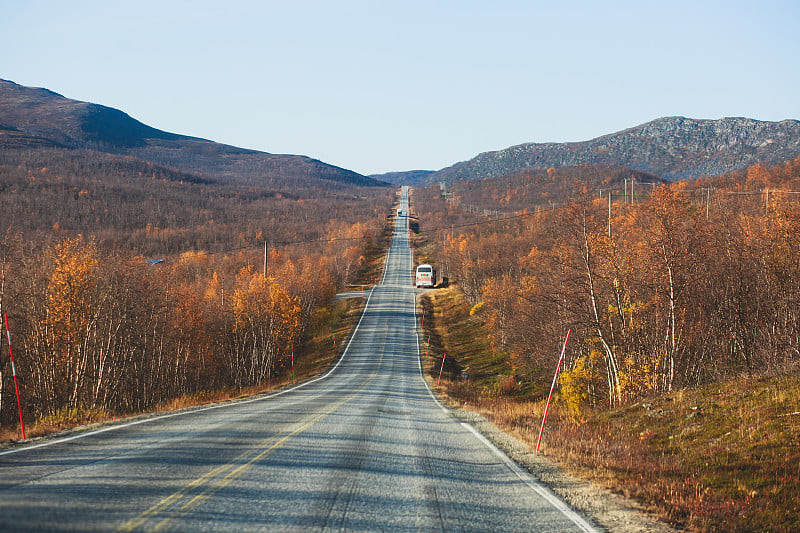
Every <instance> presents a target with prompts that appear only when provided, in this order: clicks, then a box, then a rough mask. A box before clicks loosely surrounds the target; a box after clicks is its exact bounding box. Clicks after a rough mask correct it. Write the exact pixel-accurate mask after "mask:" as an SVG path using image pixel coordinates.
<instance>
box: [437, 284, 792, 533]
mask: <svg viewBox="0 0 800 533" xmlns="http://www.w3.org/2000/svg"><path fill="white" fill-rule="evenodd" d="M423 306H427V308H426V312H427V313H430V315H429V316H432V317H433V318H434V319H433V320H426V331H425V335H426V336H427V335H431V338H432V339H435V343H434V341H433V340H432V342H431V347H432V349H433V348H434V347H437V348H438V347H440V346H441V347H444V348H446V349H447V350H448V356H449V357H451V356H452V357H453V359H454V360H455V361H456V362H457V363H458V364H459V365H463V366H469V367H471V368H476V369H480V371H478V372H473V373H471V375H470V378H469V379H468V380H464V379H454V376H452V375H448V376H447V378H448V379H444V378H443V380H442V384H441V387H440V392H441V393H442V394H443V395H444V396H445V397H446V398H448V399H449V400H450V401H452V402H453V403H455V402H458V403H459V404H464V403H465V402H466V403H468V404H469V406H470V407H471V408H473V409H475V410H477V411H479V412H482V413H483V414H485V415H487V416H488V417H490V418H491V419H492V420H493V421H494V422H495V423H496V424H497V425H499V426H500V427H503V428H504V429H505V430H507V431H509V432H510V433H512V434H515V435H516V436H517V437H519V438H520V439H522V440H524V441H526V442H528V443H529V444H531V445H532V446H535V443H536V439H537V437H538V433H539V427H540V424H541V416H542V412H543V402H541V401H530V400H529V399H526V395H525V394H524V393H521V391H520V390H519V388H516V389H515V387H513V386H511V385H512V383H510V382H508V376H509V371H508V369H507V365H503V363H502V361H498V360H497V359H498V356H497V355H495V354H492V353H491V351H490V349H487V346H486V343H485V342H484V341H483V339H485V338H486V334H485V332H486V330H485V327H483V326H482V325H481V324H480V323H479V321H477V320H476V319H475V318H473V317H469V316H468V313H466V312H465V310H464V306H463V305H461V304H459V300H458V297H457V296H455V295H452V294H448V293H447V292H438V293H434V294H433V295H432V296H431V297H430V298H428V297H426V298H425V299H423ZM428 330H430V331H428ZM470 335H473V338H472V341H470V338H469V337H470ZM501 356H502V354H501ZM429 359H431V360H429V361H427V364H426V369H428V370H427V372H426V373H427V374H428V375H429V376H430V375H431V370H430V369H431V367H432V366H433V363H434V361H433V360H432V359H433V358H429ZM436 370H437V372H438V367H437V368H436ZM492 372H496V374H494V375H492V374H491V373H492ZM433 382H434V385H435V378H434V379H433ZM503 383H506V386H505V387H503V385H502V384H503ZM498 384H500V385H499V389H498ZM546 392H547V391H546V390H544V391H540V394H546ZM584 415H585V416H584V417H583V421H581V422H576V421H575V420H574V419H573V417H571V416H569V414H568V413H567V412H566V409H561V404H560V402H559V398H558V396H557V395H556V396H555V397H554V402H553V405H552V406H551V410H550V414H549V415H548V421H547V427H546V428H545V434H544V439H543V447H542V452H543V453H544V454H546V455H547V456H549V457H551V458H553V459H554V460H556V461H558V462H559V463H560V464H562V465H563V466H564V467H565V468H566V469H567V470H569V471H571V472H572V473H573V474H577V475H580V476H582V477H585V478H587V479H591V480H593V481H594V482H596V483H599V484H602V485H605V486H606V487H608V488H610V489H611V490H613V491H616V492H619V493H622V494H624V495H626V496H628V497H631V498H634V499H636V500H638V501H639V502H640V503H642V504H643V505H644V506H645V508H647V509H649V510H650V511H652V512H653V513H655V514H656V515H657V516H660V517H661V518H662V519H663V520H665V521H667V522H669V523H671V524H673V525H675V526H677V527H680V528H685V529H688V530H691V531H734V532H744V531H775V532H790V531H800V373H799V372H794V373H791V374H787V375H783V376H774V377H771V378H764V379H760V380H740V381H736V382H729V383H724V384H715V385H710V386H707V387H704V388H700V389H697V390H685V391H679V392H675V393H673V394H670V395H666V396H662V397H659V398H653V399H651V400H648V401H644V402H640V403H637V404H634V405H628V406H625V407H622V408H618V409H614V410H607V411H597V412H587V413H584Z"/></svg>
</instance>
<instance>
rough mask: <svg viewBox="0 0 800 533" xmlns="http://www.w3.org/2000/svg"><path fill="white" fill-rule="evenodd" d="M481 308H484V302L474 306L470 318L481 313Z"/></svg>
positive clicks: (470, 311)
mask: <svg viewBox="0 0 800 533" xmlns="http://www.w3.org/2000/svg"><path fill="white" fill-rule="evenodd" d="M481 307H483V302H478V303H476V304H475V305H473V306H472V309H470V310H469V316H473V315H474V314H475V313H477V312H478V311H480V310H481Z"/></svg>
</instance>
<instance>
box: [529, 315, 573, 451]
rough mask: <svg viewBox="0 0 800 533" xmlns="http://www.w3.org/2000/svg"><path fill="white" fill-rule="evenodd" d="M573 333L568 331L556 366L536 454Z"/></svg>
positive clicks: (570, 330)
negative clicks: (570, 336) (570, 335)
mask: <svg viewBox="0 0 800 533" xmlns="http://www.w3.org/2000/svg"><path fill="white" fill-rule="evenodd" d="M570 333H572V328H570V329H568V330H567V338H565V339H564V346H563V347H562V348H561V356H560V357H559V358H558V365H557V366H556V374H555V375H554V376H553V384H552V385H550V394H548V395H547V404H546V405H545V406H544V416H543V417H542V427H541V428H539V439H538V440H537V441H536V453H539V446H540V445H541V444H542V433H544V422H545V420H547V411H549V410H550V399H551V398H552V397H553V389H554V388H556V380H557V379H558V372H559V371H560V370H561V363H562V362H564V352H566V351H567V342H568V341H569V334H570Z"/></svg>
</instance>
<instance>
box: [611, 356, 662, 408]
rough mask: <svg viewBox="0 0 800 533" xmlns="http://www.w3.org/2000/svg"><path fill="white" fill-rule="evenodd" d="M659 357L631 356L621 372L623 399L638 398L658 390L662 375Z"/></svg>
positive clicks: (624, 361) (620, 386)
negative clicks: (659, 370) (659, 369)
mask: <svg viewBox="0 0 800 533" xmlns="http://www.w3.org/2000/svg"><path fill="white" fill-rule="evenodd" d="M658 359H659V358H658V357H657V356H648V355H642V354H629V355H628V356H627V357H625V358H624V359H623V361H622V365H620V366H621V367H620V370H619V388H620V392H621V393H622V396H623V398H638V397H640V396H643V395H645V394H646V393H648V392H650V391H653V390H656V389H657V387H658V380H659V375H660V373H659V372H658V367H659V364H658V363H659V361H658Z"/></svg>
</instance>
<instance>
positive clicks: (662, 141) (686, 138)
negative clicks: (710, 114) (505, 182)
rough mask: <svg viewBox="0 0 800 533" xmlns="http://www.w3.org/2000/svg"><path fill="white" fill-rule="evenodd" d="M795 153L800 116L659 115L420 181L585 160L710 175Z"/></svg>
mask: <svg viewBox="0 0 800 533" xmlns="http://www.w3.org/2000/svg"><path fill="white" fill-rule="evenodd" d="M798 155H800V121H797V120H783V121H781V122H764V121H758V120H752V119H747V118H723V119H721V120H694V119H689V118H683V117H668V118H660V119H657V120H654V121H652V122H648V123H646V124H642V125H640V126H636V127H634V128H630V129H627V130H624V131H620V132H617V133H612V134H610V135H605V136H602V137H598V138H596V139H592V140H590V141H584V142H572V143H545V144H537V143H530V144H521V145H518V146H512V147H510V148H506V149H505V150H499V151H495V152H485V153H482V154H480V155H478V156H477V157H475V158H473V159H470V160H469V161H464V162H461V163H457V164H455V165H452V166H450V167H447V168H444V169H442V170H439V171H437V172H435V173H433V174H431V175H430V176H428V177H427V178H426V180H425V182H426V183H429V184H430V183H438V182H440V181H445V182H448V183H452V182H454V181H460V180H473V179H483V178H488V177H496V176H502V175H505V174H511V173H515V172H520V171H522V170H528V169H532V170H546V169H548V168H560V167H568V166H577V165H585V164H602V165H610V166H617V167H628V168H631V169H634V170H639V171H642V172H647V173H649V174H653V175H656V176H659V177H661V178H665V179H669V180H680V179H688V178H695V177H702V176H715V175H719V174H723V173H727V172H731V171H734V170H738V169H741V168H744V167H747V166H749V165H753V164H755V163H763V164H767V165H775V164H779V163H782V162H784V161H787V160H790V159H794V158H795V157H797V156H798Z"/></svg>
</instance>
